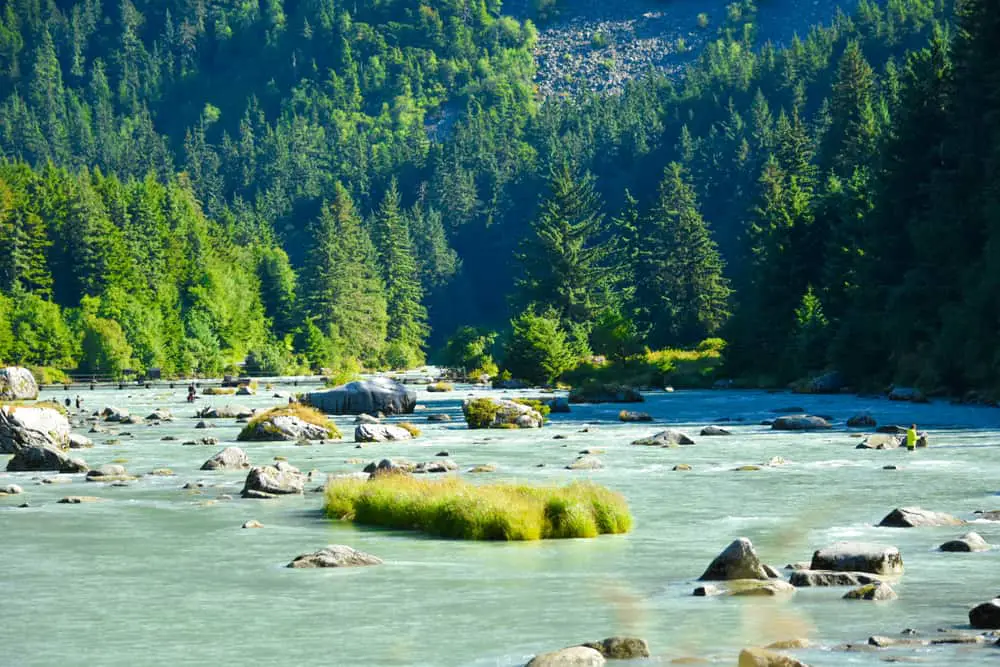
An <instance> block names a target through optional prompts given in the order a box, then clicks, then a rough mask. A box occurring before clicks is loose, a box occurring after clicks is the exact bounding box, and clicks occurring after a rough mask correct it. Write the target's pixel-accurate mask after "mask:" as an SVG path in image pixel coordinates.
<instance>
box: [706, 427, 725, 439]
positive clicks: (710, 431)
mask: <svg viewBox="0 0 1000 667" xmlns="http://www.w3.org/2000/svg"><path fill="white" fill-rule="evenodd" d="M701 435H702V436H705V437H709V436H721V435H732V432H731V431H728V430H726V429H724V428H722V427H721V426H706V427H705V428H703V429H701Z"/></svg>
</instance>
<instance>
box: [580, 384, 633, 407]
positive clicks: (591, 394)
mask: <svg viewBox="0 0 1000 667" xmlns="http://www.w3.org/2000/svg"><path fill="white" fill-rule="evenodd" d="M645 400H646V399H644V398H643V397H642V394H640V393H639V391H638V390H637V389H635V388H633V387H627V386H625V385H620V384H587V385H584V386H582V387H574V388H573V390H572V391H570V392H569V402H570V403H642V402H643V401H645Z"/></svg>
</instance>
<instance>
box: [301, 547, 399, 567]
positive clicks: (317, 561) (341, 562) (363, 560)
mask: <svg viewBox="0 0 1000 667" xmlns="http://www.w3.org/2000/svg"><path fill="white" fill-rule="evenodd" d="M381 564H382V559H381V558H379V557H378V556H373V555H371V554H368V553H365V552H364V551H358V550H357V549H353V548H351V547H349V546H346V545H343V544H331V545H329V546H328V547H326V548H325V549H320V550H319V551H317V552H316V553H311V554H302V555H301V556H298V557H297V558H296V559H295V560H293V561H292V562H291V563H289V564H288V567H291V568H296V569H302V568H314V567H360V566H363V565H381Z"/></svg>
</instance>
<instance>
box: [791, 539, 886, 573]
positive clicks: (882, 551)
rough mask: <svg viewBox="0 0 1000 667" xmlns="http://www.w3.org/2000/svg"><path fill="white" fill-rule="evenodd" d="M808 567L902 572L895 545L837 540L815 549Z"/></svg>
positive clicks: (852, 570)
mask: <svg viewBox="0 0 1000 667" xmlns="http://www.w3.org/2000/svg"><path fill="white" fill-rule="evenodd" d="M809 569H810V570H835V571H837V572H868V573H870V574H881V575H894V574H902V573H903V557H902V556H901V555H900V554H899V549H897V548H896V547H891V546H883V545H879V544H869V543H865V542H838V543H837V544H834V545H832V546H829V547H826V548H825V549H819V550H817V551H816V552H815V553H814V554H813V557H812V562H811V563H810V565H809Z"/></svg>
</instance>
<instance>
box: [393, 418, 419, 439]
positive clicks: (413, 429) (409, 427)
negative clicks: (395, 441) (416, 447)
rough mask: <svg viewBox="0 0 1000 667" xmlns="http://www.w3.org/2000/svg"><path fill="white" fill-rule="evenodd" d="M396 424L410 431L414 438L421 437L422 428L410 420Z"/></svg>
mask: <svg viewBox="0 0 1000 667" xmlns="http://www.w3.org/2000/svg"><path fill="white" fill-rule="evenodd" d="M396 426H398V427H399V428H401V429H403V430H405V431H407V432H409V434H410V435H412V436H413V437H414V438H419V437H420V429H419V428H417V427H416V426H414V425H413V424H411V423H410V422H399V423H398V424H396Z"/></svg>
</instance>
